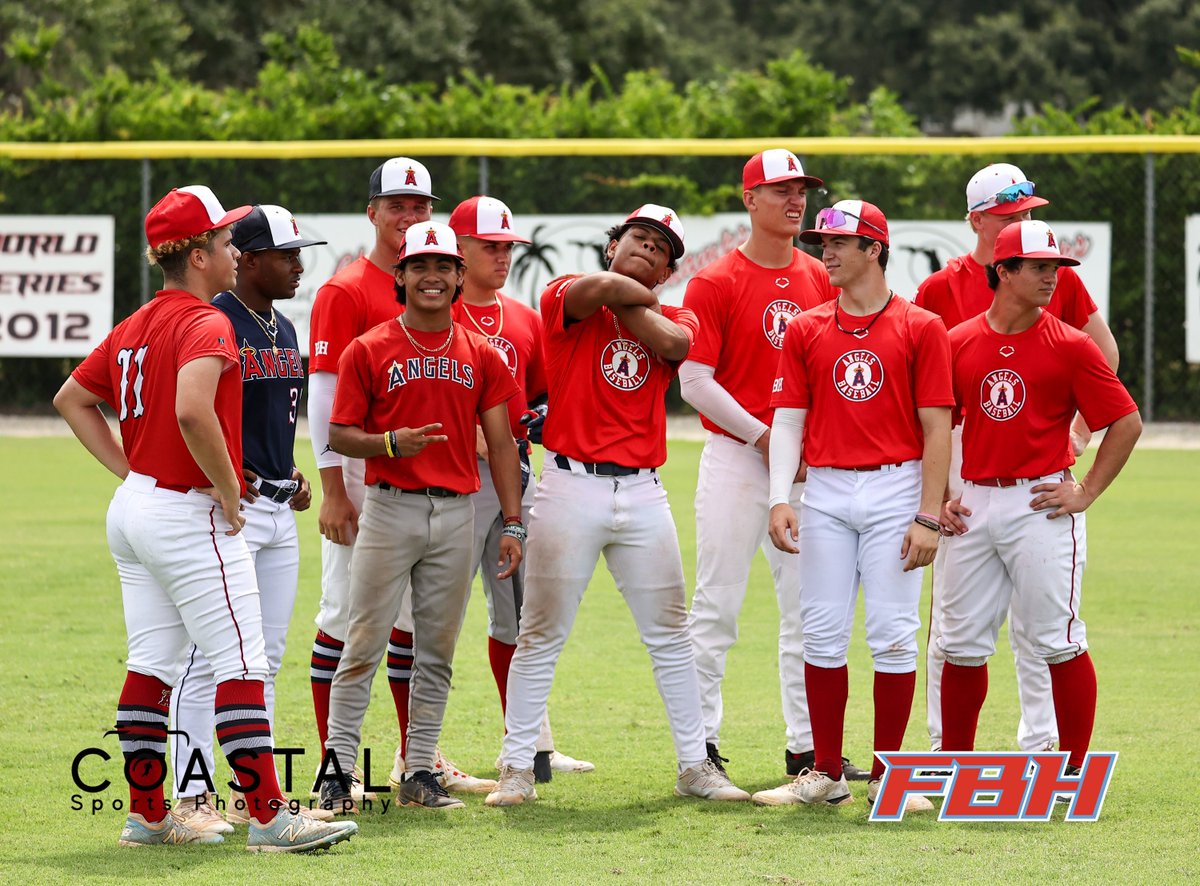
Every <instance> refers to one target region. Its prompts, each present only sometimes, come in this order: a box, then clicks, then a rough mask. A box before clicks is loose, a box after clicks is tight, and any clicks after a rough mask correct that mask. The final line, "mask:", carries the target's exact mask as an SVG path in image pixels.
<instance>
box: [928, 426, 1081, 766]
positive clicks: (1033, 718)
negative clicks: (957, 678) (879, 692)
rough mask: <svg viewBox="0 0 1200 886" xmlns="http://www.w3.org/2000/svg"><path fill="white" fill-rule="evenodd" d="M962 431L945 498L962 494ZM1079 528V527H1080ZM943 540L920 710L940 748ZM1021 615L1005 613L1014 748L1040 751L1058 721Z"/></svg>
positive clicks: (954, 435) (955, 439)
mask: <svg viewBox="0 0 1200 886" xmlns="http://www.w3.org/2000/svg"><path fill="white" fill-rule="evenodd" d="M962 433H963V426H962V425H961V424H959V425H958V426H957V427H956V428H955V429H954V430H953V431H952V432H951V435H950V484H949V487H950V497H951V498H957V497H958V496H960V495H962V490H963V481H962ZM1080 531H1082V529H1081V530H1080ZM945 563H946V542H945V540H943V542H942V543H941V544H940V545H938V552H937V556H936V557H935V558H934V560H933V594H932V596H931V598H930V605H929V636H928V642H927V643H926V647H925V711H926V722H927V725H928V728H929V746H930V747H931V748H933V749H935V750H936V749H938V748H940V747H941V746H942V666H943V665H944V664H945V663H946V660H945V658H944V657H943V656H942V653H941V651H940V649H939V645H938V640H939V638H940V637H941V635H942V629H941V614H942V599H943V598H944V597H945V594H946V587H945V578H944V574H945ZM1020 624H1021V618H1020V616H1019V615H1017V614H1016V613H1014V612H1012V611H1010V612H1009V613H1008V643H1009V646H1010V647H1011V648H1012V652H1013V664H1014V665H1015V667H1016V672H1017V697H1018V699H1019V701H1020V706H1021V720H1020V722H1019V723H1018V724H1017V747H1019V748H1020V749H1021V750H1023V751H1041V750H1045V749H1046V748H1053V747H1054V746H1056V745H1057V744H1058V720H1057V719H1056V718H1055V715H1054V696H1053V692H1052V691H1051V687H1050V669H1049V667H1047V666H1046V663H1045V662H1044V661H1043V660H1042V659H1041V658H1039V657H1038V656H1037V655H1036V654H1034V651H1033V650H1032V649H1031V648H1029V647H1028V646H1026V645H1023V638H1024V637H1026V636H1028V634H1027V632H1025V631H1022V630H1020Z"/></svg>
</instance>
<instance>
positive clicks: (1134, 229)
mask: <svg viewBox="0 0 1200 886" xmlns="http://www.w3.org/2000/svg"><path fill="white" fill-rule="evenodd" d="M821 141H822V140H819V139H816V140H797V142H795V143H789V142H787V141H786V140H779V139H772V140H770V142H769V143H768V142H763V143H746V142H744V141H739V142H738V143H736V144H731V143H725V144H724V145H722V144H721V143H709V144H706V145H704V146H702V147H703V153H704V154H709V155H701V153H699V152H696V153H690V154H689V153H688V151H694V152H695V151H696V150H697V149H696V146H695V143H692V144H690V145H680V146H678V147H679V150H678V153H674V154H672V155H651V156H637V155H634V153H635V152H634V151H633V150H630V151H629V155H618V154H611V153H605V154H595V155H591V156H586V155H582V154H581V153H580V151H581V150H583V149H581V148H579V147H578V146H570V145H567V144H565V143H563V144H560V145H558V146H557V148H558V149H560V150H562V151H564V152H567V151H570V152H571V155H569V156H516V155H506V156H495V155H492V156H486V155H481V154H479V153H476V152H474V151H471V152H470V153H467V152H468V151H470V147H469V146H467V145H464V146H458V147H455V148H454V149H453V150H454V151H455V152H456V154H457V155H455V156H430V153H431V152H427V153H422V152H420V151H419V150H414V148H419V147H420V145H407V144H405V143H403V142H397V143H394V144H389V145H386V146H383V147H381V148H380V152H379V153H378V154H375V155H373V156H341V157H316V158H306V157H299V158H294V159H274V158H271V157H267V158H263V157H250V158H246V159H237V158H233V159H230V158H215V157H201V156H194V157H165V158H162V159H153V160H150V159H143V160H139V159H133V160H123V159H53V160H27V159H13V157H12V155H11V152H9V154H10V156H9V157H8V158H4V151H3V150H2V149H3V148H4V147H12V146H11V145H10V146H0V215H84V214H95V215H111V216H114V218H115V222H116V242H117V245H116V260H115V281H116V293H115V298H114V322H115V321H116V320H119V319H121V318H123V317H125V316H127V315H128V314H129V313H131V312H132V311H133V310H135V309H136V308H137V306H138V304H139V303H140V302H141V301H142V300H143V298H144V297H145V296H146V295H147V294H148V293H149V292H152V291H153V290H154V289H155V288H157V286H158V284H159V282H160V280H159V279H158V272H157V271H153V272H152V271H151V269H149V268H147V267H146V264H145V261H144V259H143V257H142V253H143V249H144V236H143V231H142V220H143V218H144V215H145V212H146V209H147V208H148V207H149V205H150V204H151V203H153V202H154V201H155V200H157V199H158V197H159V196H161V195H162V194H163V193H165V192H166V191H167V190H168V189H169V188H171V187H173V186H176V185H181V184H187V183H205V184H208V185H210V186H211V187H212V188H213V189H214V190H215V191H216V193H217V194H218V195H219V196H220V197H221V199H222V200H223V201H224V202H225V204H226V205H227V206H232V205H237V204H240V203H257V202H265V203H279V204H282V205H284V206H287V207H288V208H289V209H291V210H292V211H293V212H295V213H297V214H304V213H327V212H350V213H353V212H362V211H363V209H364V207H365V203H366V198H367V194H366V185H367V181H368V178H369V176H370V173H371V170H372V169H374V168H375V166H377V165H378V164H379V163H380V162H382V160H383V159H386V157H388V156H395V155H398V154H403V155H407V156H415V157H418V158H420V159H421V160H422V162H424V163H425V164H426V165H427V166H428V167H429V170H430V172H431V174H432V177H433V182H434V185H435V187H434V191H435V193H437V194H439V195H441V197H442V200H441V201H440V203H439V204H438V205H437V206H436V207H435V213H438V214H439V215H444V214H445V213H447V212H449V210H450V209H451V208H453V206H454V205H455V204H456V203H457V202H458V201H459V200H461V199H464V198H466V197H468V196H471V195H473V194H476V193H481V192H486V193H492V194H496V195H497V196H499V197H501V198H502V199H503V200H504V201H505V202H506V203H508V205H509V206H510V207H512V209H513V211H514V212H515V213H517V214H532V213H538V214H549V213H599V212H607V213H614V214H616V213H621V214H623V213H627V212H628V211H630V210H631V209H632V208H634V207H635V206H637V205H639V204H641V203H644V202H655V203H662V204H665V205H668V206H672V207H674V208H675V209H676V211H678V212H679V213H681V214H690V213H710V212H740V211H742V205H741V184H740V176H741V167H742V164H743V162H744V161H745V158H746V157H748V156H749V155H750V154H752V153H753V152H754V151H756V150H759V149H761V148H763V147H773V146H789V147H792V149H793V150H796V152H797V153H798V154H799V155H800V156H801V158H802V160H803V161H804V164H805V167H806V169H807V170H808V171H809V172H811V173H812V174H814V175H817V176H820V177H821V178H823V179H824V180H825V182H826V187H825V189H824V190H823V191H820V192H817V193H810V197H809V210H808V211H809V217H810V218H811V217H812V215H813V214H815V212H816V211H817V210H819V209H820V208H821V207H823V206H826V205H829V204H830V203H832V202H834V201H836V200H840V199H847V198H863V199H867V200H870V201H871V202H873V203H876V204H878V205H879V206H880V207H881V208H882V209H883V210H884V212H885V213H886V214H887V215H888V217H889V218H892V219H909V220H917V219H924V220H950V219H958V220H962V219H963V216H964V214H965V206H964V193H963V192H964V187H965V185H966V182H967V180H968V179H969V178H970V177H971V175H972V174H973V173H974V172H975V171H976V170H977V169H979V168H980V167H981V166H983V165H985V164H987V163H990V162H998V161H1006V162H1012V163H1016V164H1017V165H1019V166H1020V167H1021V169H1022V170H1023V171H1024V172H1025V173H1026V174H1027V175H1028V176H1029V177H1030V178H1031V179H1032V180H1034V181H1035V182H1037V187H1038V194H1039V195H1040V196H1044V197H1046V198H1048V199H1049V200H1050V201H1051V205H1050V206H1047V207H1044V208H1042V209H1039V210H1038V211H1037V213H1036V215H1037V217H1038V218H1041V219H1044V220H1046V221H1048V222H1049V223H1051V224H1052V225H1053V224H1054V222H1055V220H1056V219H1070V220H1073V221H1088V222H1108V223H1109V224H1110V225H1111V226H1112V227H1111V230H1112V263H1111V291H1110V308H1109V322H1110V325H1111V327H1112V329H1113V332H1114V334H1115V336H1116V339H1117V342H1118V345H1119V346H1120V350H1121V365H1120V370H1119V374H1120V376H1121V379H1122V380H1123V381H1124V382H1125V384H1126V385H1127V386H1128V387H1129V389H1130V391H1131V393H1133V395H1134V396H1135V398H1136V399H1137V400H1138V402H1139V405H1140V407H1141V409H1142V412H1143V415H1144V416H1145V417H1147V418H1150V419H1155V420H1160V421H1189V420H1191V421H1194V420H1200V368H1198V367H1197V366H1194V365H1189V364H1188V363H1187V362H1186V358H1185V340H1184V317H1185V293H1186V287H1185V254H1184V250H1185V240H1184V226H1185V220H1186V218H1187V216H1188V215H1189V214H1191V213H1193V212H1197V211H1200V207H1198V206H1197V205H1196V204H1197V199H1198V197H1197V195H1200V143H1197V144H1196V145H1191V144H1190V143H1189V145H1188V146H1186V147H1185V148H1184V150H1185V151H1186V152H1180V153H1175V152H1162V153H1155V152H1148V153H1130V152H1128V151H1129V150H1130V149H1129V147H1128V146H1127V147H1125V148H1124V149H1123V151H1124V152H1119V153H1113V152H1102V151H1098V150H1096V146H1095V141H1094V140H1090V139H1086V138H1084V139H1079V140H1077V141H1074V142H1073V141H1071V140H1069V139H1056V140H1054V147H1053V149H1052V150H1051V149H1047V150H1045V151H1044V152H1041V153H1033V152H1031V151H1030V148H1029V147H1028V145H1027V144H1026V143H1027V142H1029V141H1030V140H1026V139H1012V140H988V141H987V142H981V141H975V140H961V141H956V142H952V143H950V144H948V145H947V143H946V142H945V141H944V140H937V141H939V142H940V144H938V145H937V152H936V153H935V152H933V151H929V152H923V151H922V148H923V145H924V144H925V143H923V142H922V141H916V140H914V141H911V142H905V143H898V140H879V141H878V142H876V141H872V140H845V141H842V142H839V143H837V144H821ZM1147 142H1150V140H1147ZM325 144H328V143H325ZM354 144H355V143H353V142H346V143H345V145H347V146H348V147H347V148H346V151H347V152H348V153H349V152H352V151H353V146H354ZM806 146H808V147H810V148H811V150H807V151H806V150H805V147H806ZM25 147H28V146H25ZM55 147H57V148H61V147H62V146H55ZM441 147H442V148H443V149H445V147H446V143H442V144H441ZM555 148H556V145H555V143H553V142H552V143H549V146H548V147H547V145H546V144H545V143H543V144H542V145H541V146H540V147H539V149H538V150H539V151H542V152H545V151H548V150H554V149H555ZM664 149H666V150H668V151H673V150H674V146H672V145H670V143H668V144H667V145H666V146H664V145H662V144H659V145H658V146H657V147H656V148H655V150H656V151H659V152H661V151H663V150H664ZM1177 149H1178V148H1175V149H1173V150H1177ZM716 150H721V151H723V155H719V156H712V155H711V154H713V153H714V151H716ZM1148 150H1149V149H1148ZM80 153H82V154H86V150H81V152H80ZM357 153H362V150H361V148H360V149H359V150H358V151H357ZM442 153H449V150H443V151H442ZM963 224H964V225H965V224H966V222H965V221H963ZM932 269H933V268H932V267H931V270H932ZM537 282H538V283H544V282H546V281H544V280H543V281H537ZM76 362H78V361H77V359H75V358H70V359H60V358H41V359H30V358H3V359H0V411H2V412H22V411H45V409H46V408H47V406H48V403H49V400H50V398H51V397H52V396H53V394H54V392H55V391H56V390H57V388H58V386H59V385H60V384H61V382H62V379H63V378H64V377H65V376H66V374H67V373H68V372H69V371H70V369H71V368H72V366H73V365H74V364H75V363H76Z"/></svg>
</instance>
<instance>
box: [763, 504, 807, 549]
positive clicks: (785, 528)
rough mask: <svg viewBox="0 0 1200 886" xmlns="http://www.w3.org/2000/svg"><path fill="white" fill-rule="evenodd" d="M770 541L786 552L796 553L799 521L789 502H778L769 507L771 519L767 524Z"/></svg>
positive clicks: (798, 538)
mask: <svg viewBox="0 0 1200 886" xmlns="http://www.w3.org/2000/svg"><path fill="white" fill-rule="evenodd" d="M768 531H769V532H770V534H771V543H772V544H773V545H775V547H777V548H779V550H781V551H783V552H784V553H787V554H798V553H800V548H798V547H797V546H796V543H797V542H798V541H799V540H800V521H799V520H798V519H796V512H795V511H794V510H792V506H791V505H789V504H779V505H775V507H773V508H771V520H770V523H769V524H768Z"/></svg>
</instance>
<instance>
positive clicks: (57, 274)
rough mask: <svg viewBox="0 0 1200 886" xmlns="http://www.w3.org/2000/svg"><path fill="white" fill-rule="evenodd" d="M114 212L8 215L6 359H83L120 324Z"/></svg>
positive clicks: (0, 241)
mask: <svg viewBox="0 0 1200 886" xmlns="http://www.w3.org/2000/svg"><path fill="white" fill-rule="evenodd" d="M115 242H116V241H115V239H114V236H113V218H112V216H110V215H6V216H0V357H82V356H85V355H86V354H88V353H90V352H91V351H92V349H93V348H95V347H96V346H97V345H98V344H100V342H101V341H103V340H104V336H105V335H107V334H108V332H109V330H110V329H112V320H113V252H114V248H115Z"/></svg>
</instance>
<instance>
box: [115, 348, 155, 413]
mask: <svg viewBox="0 0 1200 886" xmlns="http://www.w3.org/2000/svg"><path fill="white" fill-rule="evenodd" d="M149 347H150V346H149V345H142V346H141V347H140V348H138V349H137V350H136V351H134V350H133V348H121V350H119V351H117V365H118V366H120V367H121V415H120V420H121V421H125V419H127V418H129V417H130V409H129V406H130V404H129V399H130V398H129V375H130V370H131V369H134V368H136V370H137V371H136V373H135V374H134V379H133V412H132V415H133V417H134V418H141V417H142V413H143V412H145V411H146V407H145V406H143V405H142V378H143V376H142V362H143V361H144V360H145V359H146V351H147V349H148V348H149Z"/></svg>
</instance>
